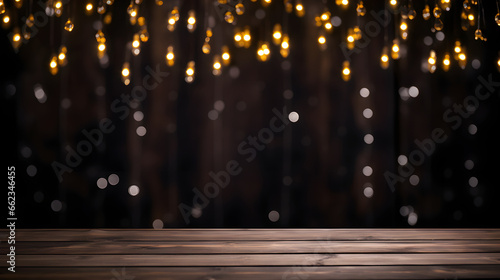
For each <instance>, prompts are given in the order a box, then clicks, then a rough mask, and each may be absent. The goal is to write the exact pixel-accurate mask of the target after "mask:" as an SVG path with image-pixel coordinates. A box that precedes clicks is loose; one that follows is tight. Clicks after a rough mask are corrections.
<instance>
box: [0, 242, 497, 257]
mask: <svg viewBox="0 0 500 280" xmlns="http://www.w3.org/2000/svg"><path fill="white" fill-rule="evenodd" d="M7 246H8V244H7V243H2V244H1V246H0V249H1V251H2V252H4V251H6V250H7ZM97 248H98V250H99V252H102V253H103V254H130V255H131V254H150V255H151V254H275V253H291V254H296V253H401V252H405V253H479V252H490V253H495V252H496V253H500V240H487V241H482V240H440V241H378V242H374V241H281V242H276V241H195V242H186V241H179V242H172V241H161V242H152V241H143V242H142V241H130V242H112V241H94V242H54V241H49V242H29V241H28V242H17V244H16V254H18V255H22V254H34V255H41V254H55V255H62V254H70V255H88V254H91V255H92V254H95V253H96V250H97Z"/></svg>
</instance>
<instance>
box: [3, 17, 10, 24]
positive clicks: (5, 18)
mask: <svg viewBox="0 0 500 280" xmlns="http://www.w3.org/2000/svg"><path fill="white" fill-rule="evenodd" d="M9 22H10V17H9V15H5V16H4V17H3V23H5V24H7V23H9Z"/></svg>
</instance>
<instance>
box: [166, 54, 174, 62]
mask: <svg viewBox="0 0 500 280" xmlns="http://www.w3.org/2000/svg"><path fill="white" fill-rule="evenodd" d="M167 59H168V60H172V59H174V54H173V53H171V52H169V53H167Z"/></svg>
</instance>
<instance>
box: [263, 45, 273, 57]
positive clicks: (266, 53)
mask: <svg viewBox="0 0 500 280" xmlns="http://www.w3.org/2000/svg"><path fill="white" fill-rule="evenodd" d="M263 47H264V46H263ZM263 51H264V54H265V55H269V54H270V53H271V51H270V50H269V49H268V48H267V46H265V48H264V49H263Z"/></svg>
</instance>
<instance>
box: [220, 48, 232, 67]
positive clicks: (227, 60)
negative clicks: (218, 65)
mask: <svg viewBox="0 0 500 280" xmlns="http://www.w3.org/2000/svg"><path fill="white" fill-rule="evenodd" d="M221 57H222V63H223V64H224V65H225V66H227V65H229V64H230V63H231V55H230V54H229V48H228V47H227V46H222V55H221Z"/></svg>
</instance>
